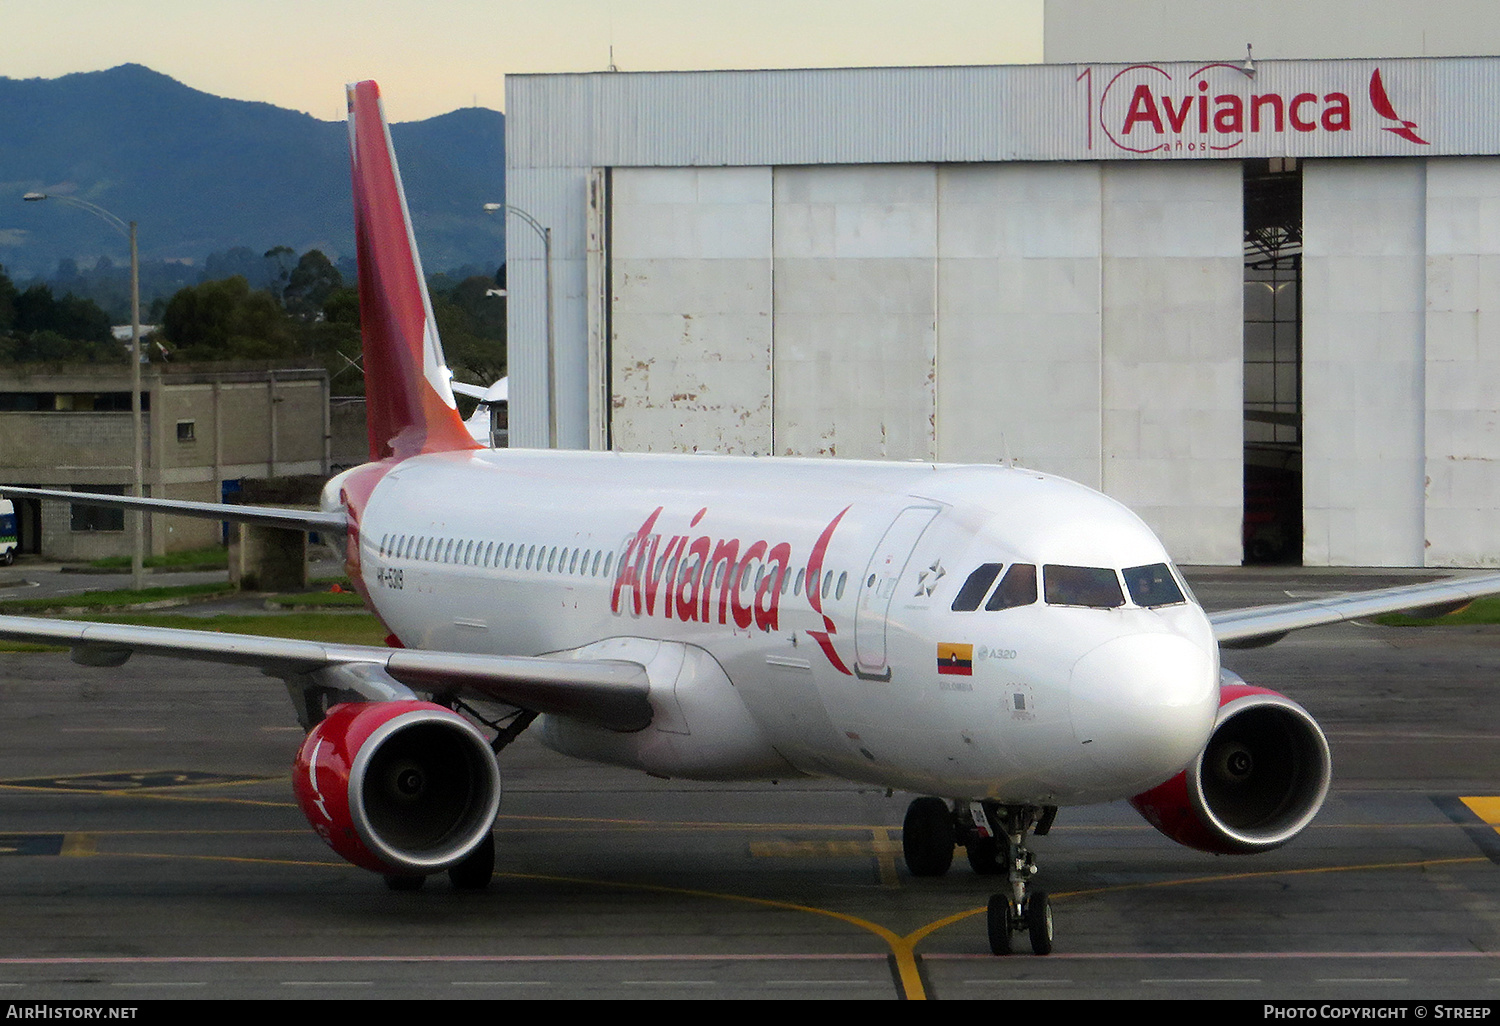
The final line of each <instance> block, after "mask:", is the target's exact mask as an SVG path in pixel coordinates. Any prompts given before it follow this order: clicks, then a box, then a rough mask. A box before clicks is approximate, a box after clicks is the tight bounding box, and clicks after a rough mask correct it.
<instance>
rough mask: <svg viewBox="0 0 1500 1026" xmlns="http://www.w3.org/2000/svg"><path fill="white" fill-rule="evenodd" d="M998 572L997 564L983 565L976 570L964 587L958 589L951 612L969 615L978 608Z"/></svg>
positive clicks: (998, 565) (998, 566)
mask: <svg viewBox="0 0 1500 1026" xmlns="http://www.w3.org/2000/svg"><path fill="white" fill-rule="evenodd" d="M999 572H1000V564H999V563H985V564H983V565H982V566H980V568H979V569H978V570H975V571H974V572H973V573H972V574H970V575H969V579H968V580H967V581H965V582H964V586H963V587H962V588H959V589H958V595H956V596H955V597H954V599H953V611H954V612H955V613H971V612H973V611H974V610H976V609H978V608H979V603H981V602H983V601H984V596H985V594H986V593H987V592H988V591H989V590H990V585H991V584H994V583H995V575H996V574H998V573H999Z"/></svg>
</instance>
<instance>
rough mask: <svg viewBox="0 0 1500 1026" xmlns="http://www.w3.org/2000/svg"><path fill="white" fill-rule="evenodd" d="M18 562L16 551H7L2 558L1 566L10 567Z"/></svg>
mask: <svg viewBox="0 0 1500 1026" xmlns="http://www.w3.org/2000/svg"><path fill="white" fill-rule="evenodd" d="M15 561H16V550H15V549H6V550H5V555H3V556H0V566H10V565H11V564H12V563H14V562H15Z"/></svg>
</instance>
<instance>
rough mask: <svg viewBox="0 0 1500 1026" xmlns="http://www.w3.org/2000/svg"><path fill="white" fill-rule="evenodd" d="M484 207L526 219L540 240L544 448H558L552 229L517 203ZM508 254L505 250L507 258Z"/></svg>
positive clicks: (527, 224) (507, 257)
mask: <svg viewBox="0 0 1500 1026" xmlns="http://www.w3.org/2000/svg"><path fill="white" fill-rule="evenodd" d="M484 209H485V211H486V212H488V213H494V212H495V211H497V210H503V211H505V212H506V213H507V214H515V215H516V216H517V217H519V218H520V219H521V220H522V221H524V222H525V223H526V226H527V227H529V228H530V229H531V230H532V231H534V232H536V234H537V237H538V238H540V239H541V240H542V263H543V274H544V276H545V283H546V284H545V288H546V292H547V448H549V449H556V448H557V343H556V339H555V338H554V337H553V332H552V229H551V228H547V227H544V226H543V225H542V223H541V222H540V221H538V220H537V219H536V218H534V217H532V216H531V215H530V214H528V213H527V212H526V211H524V210H522V209H521V208H520V207H513V206H511V205H510V204H508V203H486V204H485V205H484ZM509 259H510V254H509V253H507V254H506V260H507V261H508V260H509Z"/></svg>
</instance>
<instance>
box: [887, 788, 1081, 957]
mask: <svg viewBox="0 0 1500 1026" xmlns="http://www.w3.org/2000/svg"><path fill="white" fill-rule="evenodd" d="M1056 817H1057V806H1055V805H1045V806H1039V805H1001V804H1000V803H998V802H990V801H984V802H979V801H975V802H968V803H960V802H955V803H954V805H953V807H951V808H950V807H949V806H948V804H947V803H946V802H944V801H943V800H942V799H941V798H931V797H928V798H918V799H916V800H915V801H913V802H912V803H911V805H910V806H909V807H908V809H907V811H906V821H905V823H904V824H903V826H902V831H901V846H902V850H903V853H904V854H905V856H906V868H907V869H908V870H910V871H911V873H912V875H913V876H942V875H943V874H944V873H946V872H947V871H948V867H949V866H950V865H951V864H952V862H953V847H954V845H955V844H962V845H963V846H964V848H965V849H966V850H967V852H968V856H969V865H970V866H971V867H972V868H973V870H974V872H976V873H978V874H980V875H981V876H999V875H1001V874H1004V875H1005V877H1006V889H1005V890H1003V891H1001V892H1000V893H998V894H994V895H992V896H991V897H990V901H989V907H988V909H987V915H986V923H987V926H988V929H989V939H990V951H992V952H993V953H994V954H996V955H1008V954H1010V953H1011V941H1012V938H1013V937H1014V936H1015V935H1016V934H1019V933H1024V934H1027V935H1028V937H1029V939H1030V940H1031V950H1032V952H1034V953H1035V954H1038V955H1046V954H1050V953H1051V951H1052V903H1051V902H1050V901H1049V900H1048V898H1047V892H1046V891H1029V892H1028V884H1030V882H1031V878H1032V877H1033V876H1035V875H1036V872H1037V867H1036V857H1035V856H1034V855H1033V854H1032V853H1031V850H1030V849H1029V848H1027V847H1026V838H1027V836H1028V835H1030V834H1035V835H1037V836H1038V837H1040V836H1043V835H1045V834H1046V833H1047V831H1048V830H1050V829H1051V828H1052V821H1053V819H1055V818H1056Z"/></svg>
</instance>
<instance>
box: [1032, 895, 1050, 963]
mask: <svg viewBox="0 0 1500 1026" xmlns="http://www.w3.org/2000/svg"><path fill="white" fill-rule="evenodd" d="M1026 932H1027V933H1029V934H1030V935H1031V950H1032V953H1033V954H1037V955H1050V954H1052V902H1051V901H1049V900H1048V899H1047V892H1046V891H1033V892H1032V894H1031V897H1030V898H1028V899H1027V900H1026Z"/></svg>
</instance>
